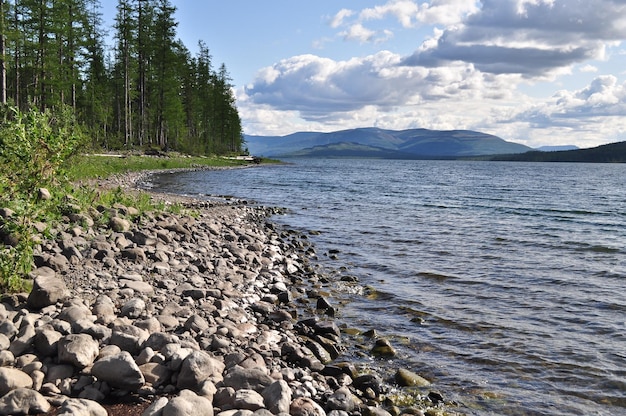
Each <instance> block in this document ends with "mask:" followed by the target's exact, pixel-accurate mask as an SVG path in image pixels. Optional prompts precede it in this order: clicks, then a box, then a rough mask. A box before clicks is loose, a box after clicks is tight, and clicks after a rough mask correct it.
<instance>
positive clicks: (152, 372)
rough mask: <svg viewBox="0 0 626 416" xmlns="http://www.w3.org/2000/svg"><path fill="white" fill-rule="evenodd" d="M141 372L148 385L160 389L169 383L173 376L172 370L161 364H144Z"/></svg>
mask: <svg viewBox="0 0 626 416" xmlns="http://www.w3.org/2000/svg"><path fill="white" fill-rule="evenodd" d="M139 370H140V371H141V374H143V377H144V379H145V380H146V383H150V384H151V385H152V387H159V386H162V385H164V384H166V383H168V382H169V380H170V377H171V376H172V370H170V369H169V368H168V367H166V366H164V365H163V364H159V363H146V364H142V365H140V366H139Z"/></svg>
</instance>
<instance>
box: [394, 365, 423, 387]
mask: <svg viewBox="0 0 626 416" xmlns="http://www.w3.org/2000/svg"><path fill="white" fill-rule="evenodd" d="M394 379H395V381H396V383H398V385H399V386H402V387H409V386H415V387H428V386H430V381H428V380H426V379H425V378H424V377H422V376H420V375H419V374H417V373H414V372H412V371H410V370H406V369H404V368H400V369H398V371H396V374H395V376H394Z"/></svg>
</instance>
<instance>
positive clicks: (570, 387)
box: [153, 159, 626, 415]
mask: <svg viewBox="0 0 626 416" xmlns="http://www.w3.org/2000/svg"><path fill="white" fill-rule="evenodd" d="M292 162H293V163H291V164H285V165H278V166H263V167H258V168H250V169H237V170H227V171H200V172H186V173H176V174H168V175H161V176H159V177H156V178H154V179H153V180H154V184H153V185H154V186H155V187H156V188H157V189H160V190H163V191H166V192H174V193H183V194H190V195H205V194H210V195H234V196H236V197H241V198H247V199H250V200H254V201H258V202H259V203H261V204H264V205H272V206H282V207H286V208H289V209H290V213H289V214H288V215H286V216H282V217H279V218H275V219H276V220H277V221H280V222H284V223H286V224H289V225H290V226H291V227H294V228H297V229H302V230H318V231H320V232H321V234H320V235H319V236H313V237H311V238H312V239H313V241H314V243H315V245H316V247H317V248H318V252H319V253H321V252H323V251H324V250H328V249H331V248H332V249H337V250H339V251H340V254H339V256H340V259H339V260H338V262H339V264H342V263H345V264H346V265H348V271H349V273H350V274H351V275H355V276H357V277H358V278H359V280H360V282H361V283H362V284H363V285H369V286H371V287H374V288H375V289H376V291H377V293H378V296H369V297H364V296H354V298H353V299H351V301H350V302H348V303H347V304H346V305H345V306H344V307H342V308H341V312H340V316H339V319H342V320H344V321H346V322H348V323H349V324H350V325H352V326H355V327H359V328H364V329H369V328H377V329H378V330H379V332H381V333H382V334H384V335H386V336H389V337H391V339H392V342H394V341H396V342H394V346H396V347H397V348H398V350H399V355H398V358H396V359H395V361H398V362H399V363H401V364H402V365H408V366H410V368H412V369H413V370H415V371H416V372H418V373H420V374H422V375H425V376H426V377H427V378H429V379H431V380H432V381H433V386H432V388H433V389H436V390H438V391H440V392H442V393H443V394H444V397H447V398H452V399H454V400H456V401H458V402H459V404H460V407H459V410H460V411H462V412H464V413H466V414H476V415H618V414H626V290H625V287H626V165H617V164H615V165H608V164H607V165H597V164H534V163H499V162H459V161H395V160H393V161H392V160H306V159H302V160H293V161H292ZM321 257H322V256H321ZM393 364H394V363H390V365H393Z"/></svg>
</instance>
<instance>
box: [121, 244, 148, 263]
mask: <svg viewBox="0 0 626 416" xmlns="http://www.w3.org/2000/svg"><path fill="white" fill-rule="evenodd" d="M122 257H124V258H127V259H129V260H134V261H135V262H141V263H145V262H146V260H147V257H146V252H145V251H144V250H143V249H142V248H139V247H134V248H127V249H124V250H122Z"/></svg>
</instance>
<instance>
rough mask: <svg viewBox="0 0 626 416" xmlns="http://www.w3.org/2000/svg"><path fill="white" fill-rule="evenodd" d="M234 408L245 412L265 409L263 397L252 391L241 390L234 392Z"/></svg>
mask: <svg viewBox="0 0 626 416" xmlns="http://www.w3.org/2000/svg"><path fill="white" fill-rule="evenodd" d="M234 407H235V408H237V409H245V410H252V411H255V410H259V409H262V408H264V407H265V403H264V401H263V396H261V395H260V394H259V393H257V392H256V391H254V390H249V389H241V390H237V391H236V392H235V402H234Z"/></svg>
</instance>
